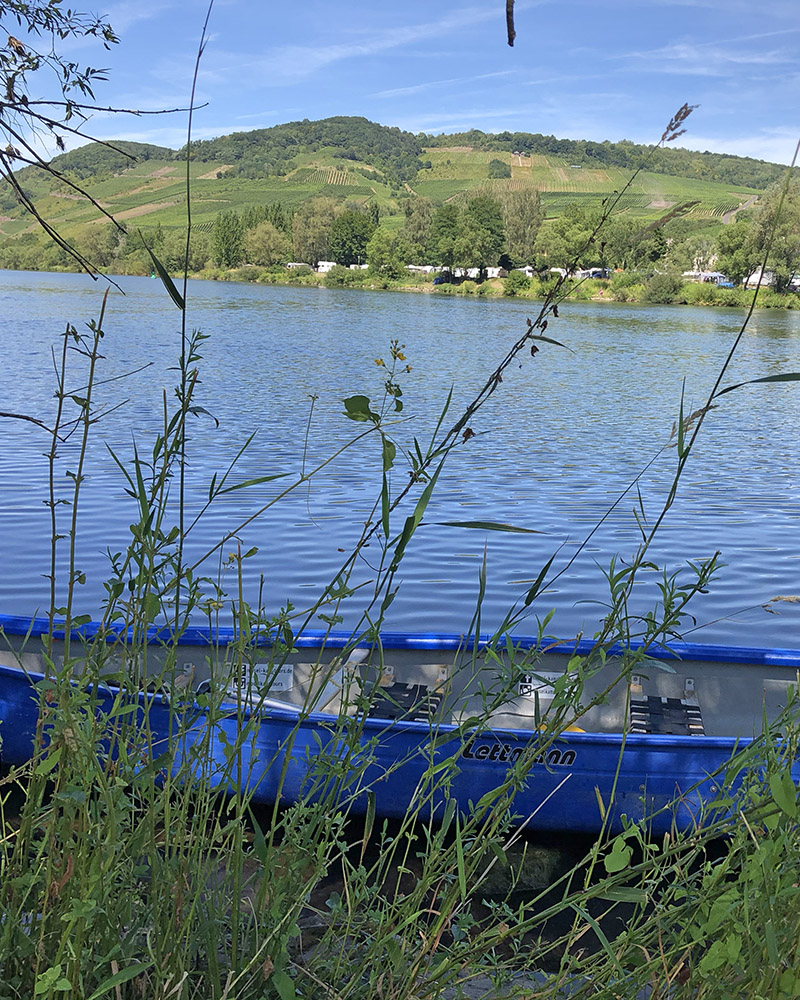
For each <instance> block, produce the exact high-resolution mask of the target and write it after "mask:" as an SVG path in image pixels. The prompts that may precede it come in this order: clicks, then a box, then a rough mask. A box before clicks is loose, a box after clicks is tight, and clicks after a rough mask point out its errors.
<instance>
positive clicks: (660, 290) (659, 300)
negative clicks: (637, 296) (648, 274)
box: [644, 272, 683, 305]
mask: <svg viewBox="0 0 800 1000" xmlns="http://www.w3.org/2000/svg"><path fill="white" fill-rule="evenodd" d="M682 288H683V280H682V279H681V278H680V277H679V276H678V275H677V274H669V273H666V272H665V273H663V274H654V275H653V277H652V278H651V279H650V280H649V281H648V282H647V284H646V285H645V288H644V301H645V302H652V303H653V304H654V305H671V304H672V303H673V302H677V301H678V300H679V297H680V292H681V289H682Z"/></svg>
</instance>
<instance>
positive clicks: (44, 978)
mask: <svg viewBox="0 0 800 1000" xmlns="http://www.w3.org/2000/svg"><path fill="white" fill-rule="evenodd" d="M60 976H61V965H60V964H59V965H53V966H51V967H50V968H49V969H45V970H44V972H42V973H41V974H40V975H39V977H38V978H37V980H36V985H35V986H34V987H33V995H34V996H41V995H42V993H49V992H50V990H52V989H53V987H54V986H55V983H56V980H57V979H58V978H59V977H60Z"/></svg>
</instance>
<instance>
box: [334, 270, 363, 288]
mask: <svg viewBox="0 0 800 1000" xmlns="http://www.w3.org/2000/svg"><path fill="white" fill-rule="evenodd" d="M366 277H367V272H366V271H354V270H351V269H350V268H349V267H342V265H341V264H337V265H336V267H332V268H331V269H330V271H328V273H327V274H326V275H325V280H324V285H325V287H326V288H353V287H356V286H360V285H363V284H364V281H365V280H366Z"/></svg>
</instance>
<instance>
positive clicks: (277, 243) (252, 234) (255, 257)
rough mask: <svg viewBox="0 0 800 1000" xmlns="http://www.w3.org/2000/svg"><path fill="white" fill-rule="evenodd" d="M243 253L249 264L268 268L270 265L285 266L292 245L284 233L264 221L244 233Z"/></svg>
mask: <svg viewBox="0 0 800 1000" xmlns="http://www.w3.org/2000/svg"><path fill="white" fill-rule="evenodd" d="M244 252H245V257H246V258H247V262H248V263H249V264H260V265H261V266H262V267H270V266H271V265H272V264H285V263H286V261H287V260H289V257H290V255H291V252H292V244H291V241H290V240H289V237H288V236H287V235H286V233H284V232H281V230H280V229H277V228H276V227H275V226H273V224H272V223H271V222H267V221H264V222H260V223H259V224H258V225H257V226H256V227H255V229H250V230H249V231H248V232H247V233H245V237H244Z"/></svg>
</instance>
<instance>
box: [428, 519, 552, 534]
mask: <svg viewBox="0 0 800 1000" xmlns="http://www.w3.org/2000/svg"><path fill="white" fill-rule="evenodd" d="M432 523H433V524H441V525H444V526H445V527H447V528H478V529H479V530H480V531H516V532H519V533H520V534H522V535H541V534H544V532H542V531H536V529H535V528H518V527H517V526H516V525H515V524H502V523H500V522H498V521H433V522H432Z"/></svg>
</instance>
